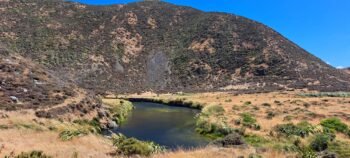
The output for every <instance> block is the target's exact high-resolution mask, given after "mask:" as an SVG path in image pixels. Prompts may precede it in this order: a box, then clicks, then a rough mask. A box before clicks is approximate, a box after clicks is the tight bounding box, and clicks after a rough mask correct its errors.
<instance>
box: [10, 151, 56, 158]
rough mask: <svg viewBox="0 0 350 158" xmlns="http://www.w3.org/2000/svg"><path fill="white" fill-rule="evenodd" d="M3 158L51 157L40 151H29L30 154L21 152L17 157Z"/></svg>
mask: <svg viewBox="0 0 350 158" xmlns="http://www.w3.org/2000/svg"><path fill="white" fill-rule="evenodd" d="M5 158H52V156H48V155H46V154H45V153H44V152H42V151H36V150H33V151H30V152H22V153H21V154H19V155H17V156H5Z"/></svg>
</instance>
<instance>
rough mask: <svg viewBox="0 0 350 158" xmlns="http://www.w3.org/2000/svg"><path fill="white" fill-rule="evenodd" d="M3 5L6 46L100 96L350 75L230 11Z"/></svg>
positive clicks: (290, 84) (339, 80)
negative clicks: (109, 93) (108, 93)
mask: <svg viewBox="0 0 350 158" xmlns="http://www.w3.org/2000/svg"><path fill="white" fill-rule="evenodd" d="M0 8H1V9H0V19H1V20H0V30H1V34H0V40H1V42H3V43H4V44H6V45H7V46H8V48H9V49H11V50H14V51H16V52H18V53H19V54H20V55H22V56H23V57H24V58H30V59H31V60H33V61H35V62H36V63H38V64H40V65H43V66H45V67H46V68H47V69H48V70H50V71H51V72H53V73H54V74H55V75H56V76H58V77H59V78H60V79H62V80H67V79H71V80H72V81H73V82H74V83H75V84H77V85H79V86H80V87H82V88H85V89H92V90H94V91H98V92H102V93H104V92H106V91H113V92H118V93H128V92H129V93H131V92H142V91H149V90H152V91H158V92H173V91H213V90H231V89H235V90H249V91H274V90H288V89H304V88H307V89H309V90H320V91H340V90H341V91H347V90H349V89H350V86H349V85H350V84H349V83H350V81H349V78H350V77H349V75H348V74H345V73H343V72H342V71H340V70H336V69H335V68H333V67H331V66H329V65H327V64H325V63H324V62H323V61H321V60H320V59H319V58H317V57H315V56H313V55H311V54H310V53H308V52H306V51H305V50H303V49H302V48H300V47H299V46H297V45H296V44H294V43H293V42H291V41H289V40H288V39H286V38H284V37H283V36H282V35H280V34H279V33H277V32H275V31H274V30H272V29H271V28H269V27H267V26H265V25H263V24H261V23H258V22H256V21H252V20H249V19H247V18H244V17H241V16H237V15H232V14H225V13H206V12H202V11H199V10H196V9H193V8H189V7H182V6H176V5H172V4H169V3H164V2H138V3H130V4H127V5H113V6H88V5H83V4H79V3H72V2H63V1H60V0H28V1H22V0H11V1H1V3H0ZM330 85H332V86H330Z"/></svg>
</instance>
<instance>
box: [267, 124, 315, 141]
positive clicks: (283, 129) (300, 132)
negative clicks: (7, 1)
mask: <svg viewBox="0 0 350 158" xmlns="http://www.w3.org/2000/svg"><path fill="white" fill-rule="evenodd" d="M274 130H275V131H276V132H277V133H278V134H282V135H285V136H287V137H291V136H300V137H307V136H309V135H310V134H312V133H315V132H317V128H316V127H314V126H313V125H311V124H310V123H308V122H306V121H303V122H300V123H298V124H297V125H294V124H292V123H288V124H281V125H277V126H276V127H275V128H274Z"/></svg>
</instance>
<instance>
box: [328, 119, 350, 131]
mask: <svg viewBox="0 0 350 158" xmlns="http://www.w3.org/2000/svg"><path fill="white" fill-rule="evenodd" d="M321 125H322V126H323V127H325V128H328V129H331V130H335V131H338V132H342V133H346V132H348V130H349V127H348V126H347V125H346V124H345V123H343V122H342V121H341V120H340V119H339V118H329V119H325V120H322V121H321Z"/></svg>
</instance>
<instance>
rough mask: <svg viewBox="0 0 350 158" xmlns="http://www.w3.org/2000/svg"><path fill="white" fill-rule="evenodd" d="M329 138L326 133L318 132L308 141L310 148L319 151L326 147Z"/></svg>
mask: <svg viewBox="0 0 350 158" xmlns="http://www.w3.org/2000/svg"><path fill="white" fill-rule="evenodd" d="M329 141H330V138H329V136H328V135H326V134H318V135H316V137H315V138H314V140H312V142H311V143H310V148H311V149H312V150H314V151H317V152H320V151H324V150H326V149H327V148H328V142H329Z"/></svg>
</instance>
